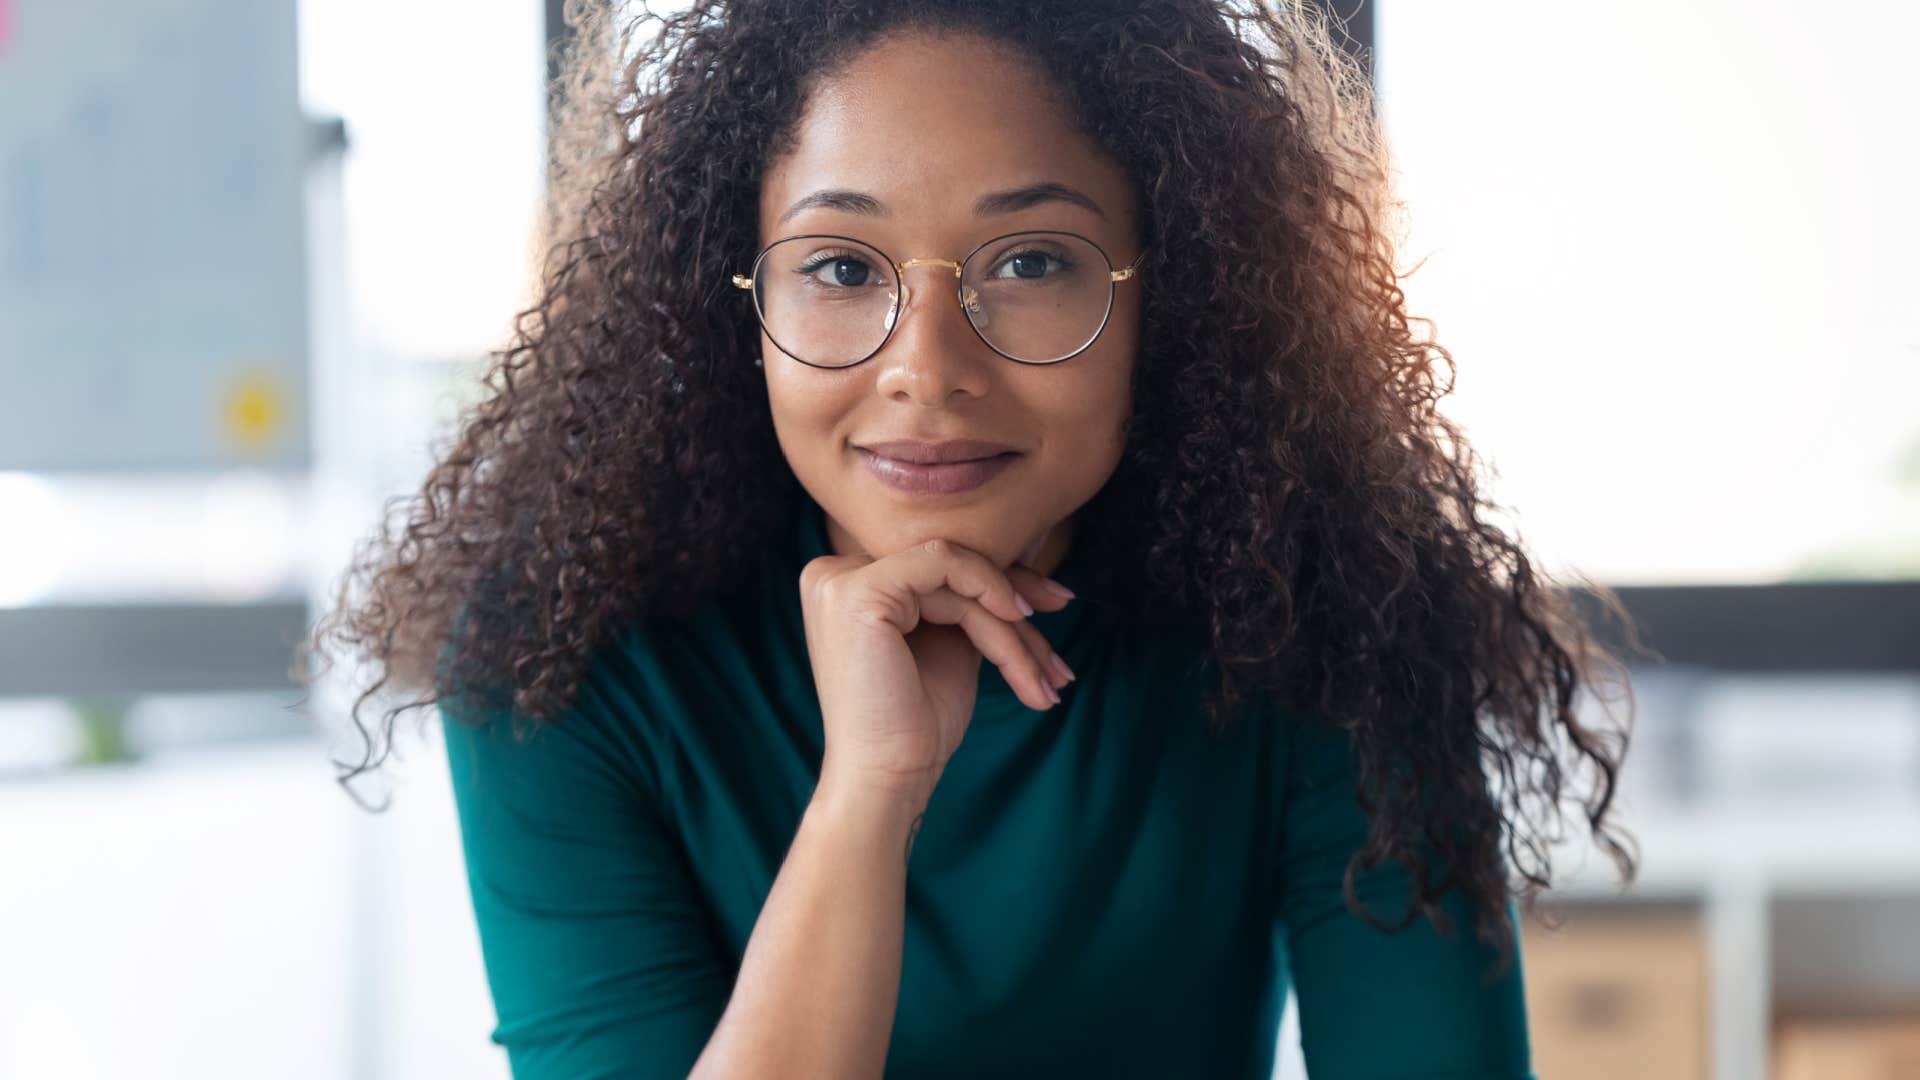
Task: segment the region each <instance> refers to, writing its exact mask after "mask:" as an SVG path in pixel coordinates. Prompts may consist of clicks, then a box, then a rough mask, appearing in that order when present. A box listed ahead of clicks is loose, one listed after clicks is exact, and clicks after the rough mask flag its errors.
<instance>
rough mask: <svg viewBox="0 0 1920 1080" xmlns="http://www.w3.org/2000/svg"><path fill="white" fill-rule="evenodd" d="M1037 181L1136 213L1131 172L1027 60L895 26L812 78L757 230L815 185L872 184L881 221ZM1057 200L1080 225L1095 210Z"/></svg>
mask: <svg viewBox="0 0 1920 1080" xmlns="http://www.w3.org/2000/svg"><path fill="white" fill-rule="evenodd" d="M1038 181H1053V182H1056V183H1062V184H1066V185H1069V186H1071V187H1074V188H1077V189H1079V190H1080V191H1083V192H1085V193H1086V194H1087V195H1089V196H1091V197H1092V198H1093V199H1094V200H1095V201H1096V202H1098V203H1099V204H1100V206H1101V207H1102V209H1103V210H1104V211H1105V214H1106V217H1107V218H1108V220H1109V222H1110V223H1111V224H1114V225H1125V224H1126V223H1128V222H1130V221H1131V216H1132V213H1133V207H1132V200H1131V190H1130V187H1129V185H1128V183H1127V177H1126V174H1125V171H1124V170H1123V169H1122V168H1121V167H1120V165H1119V164H1118V163H1117V162H1114V161H1113V160H1112V159H1111V158H1109V157H1107V156H1106V155H1105V154H1104V153H1103V152H1102V151H1101V149H1100V147H1099V145H1098V144H1097V143H1095V142H1094V141H1093V140H1092V139H1091V138H1090V137H1088V136H1087V135H1086V134H1084V133H1083V132H1081V131H1080V130H1079V128H1078V125H1077V123H1076V122H1075V118H1074V117H1073V115H1072V114H1071V112H1070V111H1069V109H1068V107H1067V106H1066V104H1065V103H1064V102H1063V101H1062V100H1061V99H1060V97H1059V94H1058V91H1057V90H1056V89H1055V87H1054V86H1053V85H1052V84H1050V83H1049V82H1048V81H1047V79H1046V77H1045V76H1044V75H1043V74H1042V73H1041V72H1040V70H1039V69H1038V68H1037V67H1036V66H1035V65H1034V64H1033V63H1032V61H1030V60H1029V59H1027V58H1026V57H1025V56H1024V55H1023V54H1021V53H1020V52H1018V51H1017V50H1015V49H1014V48H1012V47H1011V46H1007V45H1004V44H1001V43H999V42H995V41H992V40H990V39H984V38H979V37H976V36H973V35H965V34H937V35H936V34H930V33H926V32H913V33H911V34H903V35H896V36H894V37H890V38H886V39H883V40H881V41H880V42H878V43H876V44H874V45H872V46H870V47H868V48H867V49H865V50H863V51H861V52H859V53H857V54H855V55H854V56H853V57H852V58H851V59H850V60H849V61H848V62H847V63H846V64H844V65H842V66H840V67H837V68H834V69H831V70H828V71H826V72H823V73H822V74H821V75H820V76H819V77H818V79H817V81H816V82H815V83H814V84H813V86H812V87H811V88H810V90H809V93H808V97H807V102H806V106H805V108H804V109H803V110H802V113H801V116H800V118H799V120H798V122H797V124H796V127H795V130H794V138H793V142H792V145H791V149H790V151H789V152H788V153H787V154H786V155H784V156H783V157H781V158H780V159H778V160H777V161H774V162H772V163H770V166H769V169H768V171H767V173H766V177H765V180H764V182H763V183H762V185H761V189H760V221H761V229H762V239H763V240H764V239H770V238H771V236H772V235H773V234H776V233H784V232H791V231H792V230H793V228H794V227H796V226H798V225H799V224H801V223H802V222H803V221H804V220H806V219H807V218H808V217H809V216H811V215H812V214H814V213H817V212H815V211H808V212H805V213H803V214H802V216H800V217H797V218H795V219H794V220H793V221H792V222H789V223H786V224H781V223H780V222H779V221H778V220H777V219H778V218H779V216H780V215H781V214H782V213H783V212H785V211H786V210H787V208H788V207H789V206H790V205H791V204H792V203H793V202H794V201H795V200H796V199H798V198H800V197H801V196H803V195H806V194H808V193H809V192H812V191H815V190H818V189H820V188H848V189H853V190H857V191H862V192H866V193H868V194H871V195H872V196H873V197H874V198H875V199H877V200H879V202H880V203H881V204H882V206H883V208H884V210H885V211H886V213H885V214H884V215H883V216H880V217H878V218H876V219H875V222H876V223H883V222H884V223H902V222H905V221H926V220H941V219H946V220H953V219H969V218H970V217H971V214H972V207H973V204H974V200H975V199H976V198H977V197H978V196H979V195H981V194H983V193H986V192H989V191H999V190H1004V189H1006V188H1010V187H1015V186H1018V185H1021V184H1026V183H1033V182H1038ZM1052 207H1053V208H1054V209H1056V210H1057V211H1058V212H1060V213H1071V214H1074V215H1079V216H1077V217H1076V218H1075V219H1074V220H1075V221H1076V222H1079V223H1086V222H1088V221H1089V220H1090V219H1092V218H1093V215H1092V212H1091V211H1086V210H1081V209H1078V208H1068V207H1066V206H1065V205H1064V204H1057V203H1056V204H1052ZM826 213H829V214H831V213H833V212H832V211H827V212H826Z"/></svg>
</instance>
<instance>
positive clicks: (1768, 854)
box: [0, 0, 1920, 1080]
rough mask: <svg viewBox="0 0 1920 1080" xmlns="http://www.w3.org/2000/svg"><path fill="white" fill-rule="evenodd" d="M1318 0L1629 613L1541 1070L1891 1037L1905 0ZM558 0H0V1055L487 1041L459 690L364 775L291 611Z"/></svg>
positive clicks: (1914, 157)
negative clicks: (1604, 847)
mask: <svg viewBox="0 0 1920 1080" xmlns="http://www.w3.org/2000/svg"><path fill="white" fill-rule="evenodd" d="M1334 6H1335V8H1336V9H1337V12H1338V13H1339V14H1340V15H1341V16H1343V17H1344V18H1345V19H1346V20H1347V21H1346V23H1345V25H1346V28H1347V33H1348V34H1349V35H1350V37H1349V39H1348V42H1347V43H1348V44H1350V45H1351V46H1352V47H1353V48H1354V49H1356V51H1358V52H1359V53H1360V54H1361V55H1363V56H1365V57H1367V58H1368V59H1369V60H1370V62H1371V64H1372V68H1373V73H1374V78H1375V81H1376V84H1377V85H1378V87H1379V89H1380V93H1381V106H1382V110H1383V117H1384V120H1385V123H1386V128H1387V132H1388V137H1389V139H1390V140H1391V142H1392V144H1393V148H1394V151H1395V153H1396V156H1397V166H1398V168H1399V171H1400V183H1401V193H1402V195H1403V197H1404V199H1405V203H1406V213H1407V219H1406V220H1407V229H1408V233H1407V242H1406V244H1405V247H1404V251H1403V258H1402V264H1403V266H1405V267H1409V268H1410V267H1413V266H1415V265H1416V264H1418V266H1419V269H1418V270H1417V272H1415V273H1414V274H1413V275H1412V276H1411V277H1410V278H1409V279H1408V281H1407V285H1406V287H1407V292H1408V296H1409V303H1410V307H1411V309H1412V311H1413V313H1414V314H1416V315H1420V316H1424V317H1428V318H1431V319H1433V320H1434V322H1435V324H1436V333H1437V335H1438V338H1439V340H1440V342H1441V343H1442V344H1443V345H1445V346H1446V347H1447V348H1448V349H1449V350H1451V351H1452V353H1453V355H1454V356H1455V358H1456V360H1457V361H1458V362H1459V365H1460V370H1459V374H1458V379H1457V382H1456V384H1455V393H1454V395H1453V396H1452V397H1451V398H1450V399H1449V403H1448V412H1449V414H1450V415H1451V416H1453V417H1454V418H1455V419H1456V420H1459V421H1460V422H1461V423H1463V424H1464V425H1465V426H1466V429H1467V431H1468V432H1469V434H1470V436H1471V437H1472V438H1473V439H1474V440H1475V444H1476V446H1477V447H1478V449H1479V450H1480V452H1481V454H1482V456H1483V457H1484V458H1485V459H1486V460H1487V461H1488V462H1489V463H1490V464H1491V465H1492V466H1493V468H1494V469H1495V470H1496V471H1497V480H1496V482H1495V489H1494V492H1495V495H1496V497H1497V498H1498V499H1499V500H1500V502H1501V503H1502V504H1503V505H1505V506H1506V507H1508V508H1510V509H1509V522H1510V523H1511V524H1512V525H1513V527H1515V528H1517V529H1518V530H1519V532H1520V534H1521V536H1522V538H1523V539H1524V540H1525V541H1526V542H1527V543H1528V544H1529V545H1530V546H1531V547H1532V548H1533V550H1535V551H1536V552H1537V553H1538V554H1539V555H1540V556H1541V557H1542V558H1543V559H1544V560H1546V561H1547V562H1548V564H1549V565H1550V566H1551V567H1552V568H1553V569H1554V570H1555V571H1556V572H1559V571H1565V572H1569V573H1571V572H1579V573H1583V574H1585V575H1587V576H1589V577H1591V578H1592V579H1594V580H1597V581H1601V582H1605V583H1607V584H1610V585H1613V586H1615V587H1617V588H1619V589H1620V590H1621V591H1622V594H1623V596H1624V597H1625V599H1626V601H1627V603H1628V606H1629V608H1630V609H1631V610H1632V611H1633V612H1634V614H1635V616H1636V617H1637V618H1638V619H1639V620H1640V621H1641V624H1642V626H1643V627H1644V630H1645V633H1646V635H1647V637H1648V643H1649V645H1650V646H1651V647H1652V648H1653V649H1654V650H1656V651H1657V652H1658V653H1659V659H1658V660H1657V661H1652V660H1649V661H1646V662H1643V663H1639V664H1636V666H1635V669H1634V673H1633V674H1634V686H1635V691H1636V693H1637V695H1638V699H1639V705H1638V712H1637V720H1638V725H1637V735H1636V739H1635V743H1634V751H1633V753H1632V755H1631V756H1630V759H1629V767H1628V770H1627V774H1626V777H1625V780H1626V790H1625V793H1624V796H1623V804H1622V810H1623V823H1624V824H1625V825H1626V826H1627V828H1628V829H1630V830H1631V831H1632V832H1633V833H1634V834H1635V836H1636V837H1637V839H1638V841H1639V844H1640V849H1641V854H1642V858H1643V871H1642V875H1641V880H1640V881H1639V882H1638V883H1637V884H1636V885H1635V886H1634V887H1632V888H1630V889H1628V890H1626V891H1625V892H1624V893H1622V892H1621V891H1620V890H1618V889H1616V888H1615V887H1614V885H1613V882H1612V879H1611V876H1610V873H1611V868H1610V865H1609V864H1608V863H1607V862H1606V860H1605V859H1604V858H1602V857H1600V856H1599V855H1598V854H1597V853H1594V852H1588V851H1586V850H1585V849H1584V847H1583V846H1582V844H1581V843H1580V841H1579V839H1578V837H1574V838H1570V839H1569V841H1568V843H1567V845H1566V846H1565V848H1564V849H1563V858H1562V862H1561V866H1562V867H1563V868H1564V869H1565V870H1567V871H1573V873H1571V876H1570V877H1569V878H1568V880H1567V882H1566V884H1565V887H1564V888H1562V889H1560V890H1558V891H1557V892H1556V893H1555V894H1554V900H1553V902H1554V904H1555V907H1556V910H1558V911H1559V912H1561V913H1562V914H1563V915H1564V917H1565V923H1564V924H1563V926H1562V927H1561V929H1559V930H1558V931H1551V932H1549V931H1546V930H1543V929H1542V928H1541V927H1538V926H1534V925H1531V924H1530V925H1529V926H1528V928H1527V934H1528V941H1527V952H1526V954H1525V963H1526V975H1527V982H1528V992H1529V1006H1530V1012H1531V1016H1532V1021H1533V1032H1534V1035H1533V1037H1534V1042H1535V1056H1536V1065H1537V1067H1538V1069H1539V1071H1540V1075H1541V1076H1543V1077H1546V1078H1550V1080H1562V1078H1575V1080H1579V1078H1585V1077H1602V1076H1605V1077H1624V1076H1632V1077H1639V1078H1654V1080H1664V1078H1675V1080H1678V1078H1702V1080H1705V1078H1712V1080H1757V1078H1763V1077H1773V1078H1777V1080H1801V1078H1808V1077H1820V1078H1822V1080H1849V1078H1852V1077H1862V1078H1865V1077H1873V1078H1876V1080H1884V1078H1887V1077H1893V1076H1903V1077H1904V1076H1916V1075H1920V199H1916V193H1917V192H1920V137H1916V135H1915V128H1914V124H1913V115H1914V112H1915V109H1916V107H1917V106H1920V71H1917V70H1916V67H1915V65H1914V64H1913V63H1912V62H1911V58H1910V57H1909V56H1908V55H1907V54H1908V53H1909V52H1910V50H1911V44H1912V42H1914V41H1915V40H1920V6H1917V5H1913V4H1910V3H1906V2H1904V0H1875V2H1869V3H1862V4H1853V5H1844V6H1836V5H1829V4H1819V3H1815V2H1814V0H1768V2H1766V3H1757V4H1756V3H1740V4H1736V3H1733V2H1732V0H1684V2H1679V3H1654V2H1652V0H1624V2H1618V3H1608V4H1565V5H1562V4H1555V5H1545V4H1526V3H1521V2H1520V0H1508V2H1500V3H1494V2H1484V0H1472V2H1468V0H1460V2H1452V3H1434V2H1432V0H1372V2H1367V3H1363V2H1356V0H1340V2H1339V3H1336V4H1335V5H1334ZM556 7H557V4H552V3H547V2H544V0H513V2H505V3H492V4H479V5H475V4H454V3H447V2H441V0H382V2H378V3H376V2H374V0H325V2H320V0H308V2H306V3H303V4H298V5H295V4H294V3H291V2H287V0H142V2H139V3H134V4H107V3H105V2H104V0H0V1077H7V1078H13V1077H20V1078H40V1077H62V1078H74V1080H80V1078H95V1077H99V1078H105V1077H135V1076H137V1077H187V1076H192V1077H228V1076H231V1077H242V1076H245V1077H253V1076H275V1077H283V1078H289V1080H292V1078H303V1077H312V1078H322V1077H326V1078H337V1077H354V1078H369V1080H381V1078H401V1077H406V1078H412V1077H486V1076H496V1077H504V1076H505V1075H506V1064H505V1059H504V1056H503V1055H502V1054H501V1052H500V1051H499V1050H498V1048H496V1047H493V1046H491V1045H490V1044H489V1043H488V1042H487V1035H488V1033H489V1031H490V1030H491V1026H492V1023H493V1015H492V1011H491V1006H490V1002H489V997H488V994H487V989H486V984H485V979H484V975H483V972H482V968H481V964H480V956H479V947H478V941H477V938H476V936H475V931H474V927H473V922H472V916H471V911H470V909H469V907H468V900H467V896H466V891H465V889H466V885H465V880H464V877H463V870H462V863H461V857H460V853H459V845H458V835H457V832H456V830H455V825H454V819H453V808H452V803H451V796H450V794H449V792H448V791H447V788H446V783H445V777H444V762H443V760H442V759H441V757H440V753H441V751H440V745H439V741H438V729H437V721H435V720H433V719H432V718H431V717H426V718H424V719H421V720H415V721H409V722H403V724H402V726H401V729H400V738H399V743H398V746H397V748H396V757H395V758H394V759H392V760H391V761H390V762H389V765H388V768H387V770H386V772H385V776H384V779H383V781H382V782H381V784H380V786H379V787H378V788H377V789H376V790H374V791H372V792H370V795H371V796H372V797H376V798H377V797H379V796H380V795H382V794H386V795H390V796H391V798H392V805H391V809H390V810H389V811H388V812H387V813H385V814H381V815H372V814H368V813H366V812H364V811H363V810H361V809H359V808H358V807H357V806H356V805H355V803H354V802H353V801H352V800H351V799H349V798H348V797H347V795H346V794H345V793H344V792H343V791H342V790H341V789H340V788H338V787H337V786H336V785H335V784H334V782H333V776H334V771H333V769H332V767H331V766H330V765H329V763H328V758H329V756H334V757H340V758H343V759H349V760H357V759H358V757H359V755H360V752H361V749H362V747H361V743H360V741H359V737H358V736H357V735H356V734H355V733H354V732H353V731H352V730H351V729H350V728H347V727H346V726H345V721H344V710H343V696H342V694H341V693H340V687H339V685H323V686H322V687H321V688H319V690H318V691H316V692H315V693H313V694H311V695H309V694H306V693H303V692H302V691H301V690H300V689H299V688H298V687H296V686H294V685H293V684H292V682H291V681H290V680H289V677H288V670H287V669H288V664H289V663H290V660H291V657H290V652H289V650H290V647H291V645H292V643H293V642H294V640H296V639H297V638H298V637H299V636H300V635H301V633H302V631H303V629H304V627H305V626H306V625H308V623H309V622H310V620H311V619H312V618H313V617H314V616H315V614H316V613H317V611H318V607H319V605H321V604H323V603H325V601H326V600H327V599H328V597H329V596H330V594H331V590H332V588H333V587H334V585H335V583H336V581H337V576H338V574H339V572H340V570H341V568H342V567H343V565H344V563H345V560H346V558H347V556H348V555H349V553H350V552H351V549H352V547H353V545H354V543H355V542H356V541H357V540H358V539H359V538H361V537H362V536H364V535H365V534H366V533H367V532H368V530H370V529H371V528H372V527H373V525H374V524H375V522H377V521H378V520H379V518H380V515H381V514H382V513H383V506H384V501H385V500H386V499H388V498H389V497H392V496H395V495H403V494H407V493H410V492H411V491H412V490H413V489H414V486H415V484H416V483H417V482H418V480H419V479H420V477H421V476H422V474H423V472H424V470H425V468H426V466H427V464H428V462H429V460H430V452H431V447H432V446H433V445H434V441H435V440H436V439H440V438H443V437H444V436H445V435H446V434H447V426H446V425H447V424H448V422H449V421H450V419H451V418H452V417H453V416H454V415H455V413H456V411H457V410H458V408H459V407H460V406H461V405H462V404H463V403H464V402H466V401H468V400H470V399H471V397H472V396H473V395H474V393H475V392H476V390H477V383H476V381H475V376H476V375H477V374H478V373H479V371H480V370H481V369H482V367H483V365H484V362H485V359H486V354H487V351H488V350H489V349H491V348H494V347H497V346H499V345H500V344H502V343H503V342H504V340H505V335H506V332H507V328H508V324H509V321H510V319H511V318H512V316H513V314H514V313H515V312H516V311H517V310H518V309H519V307H520V306H521V305H522V304H523V303H524V302H525V300H526V299H527V290H528V288H529V281H528V267H529V265H530V262H531V259H532V258H533V256H534V254H535V252H536V249H537V241H536V238H535V236H534V232H535V228H534V226H535V222H536V220H537V216H538V199H539V197H540V192H541V186H542V179H543V173H544V149H543V147H544V138H545V133H544V124H545V111H544V109H545V103H544V83H545V80H546V78H547V77H548V73H549V66H548V65H549V60H548V48H549V45H550V44H551V43H552V42H553V41H554V40H555V39H556V38H557V36H558V35H559V32H560V30H559V27H558V23H557V12H556V11H555V8H556ZM350 677H351V673H350V672H348V673H341V674H340V675H339V676H337V677H336V683H339V682H340V681H341V680H346V679H350ZM1616 707H1618V706H1616ZM1294 1041H1295V1029H1294V1025H1293V1023H1292V1010H1291V1008H1289V1014H1288V1018H1287V1021H1286V1023H1285V1024H1284V1025H1283V1029H1282V1032H1281V1048H1280V1049H1281V1053H1280V1064H1279V1070H1280V1075H1281V1076H1285V1077H1290V1078H1297V1077H1300V1076H1304V1075H1305V1073H1304V1070H1303V1069H1302V1067H1301V1064H1300V1061H1299V1057H1298V1050H1297V1047H1296V1046H1295V1045H1294ZM1901 1070H1906V1071H1901Z"/></svg>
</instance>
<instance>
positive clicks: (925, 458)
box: [856, 439, 1018, 465]
mask: <svg viewBox="0 0 1920 1080" xmlns="http://www.w3.org/2000/svg"><path fill="white" fill-rule="evenodd" d="M856 449H860V450H866V451H868V452H870V453H874V454H878V455H880V456H881V457H885V458H891V459H893V460H894V461H904V462H907V463H909V464H913V465H946V464H952V463H953V462H957V461H984V460H986V459H987V458H993V457H998V456H1000V455H1001V454H1008V453H1017V452H1018V451H1017V450H1016V449H1015V448H1014V447H1011V446H1008V445H1006V444H1004V443H996V442H986V441H983V440H980V439H953V440H950V441H948V442H919V441H916V440H912V439H891V440H888V441H886V442H873V443H867V444H865V445H864V446H859V447H856Z"/></svg>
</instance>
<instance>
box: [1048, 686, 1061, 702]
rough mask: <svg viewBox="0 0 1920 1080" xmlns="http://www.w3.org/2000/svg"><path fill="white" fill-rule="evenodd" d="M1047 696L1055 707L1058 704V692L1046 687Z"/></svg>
mask: <svg viewBox="0 0 1920 1080" xmlns="http://www.w3.org/2000/svg"><path fill="white" fill-rule="evenodd" d="M1047 696H1048V697H1050V698H1052V699H1053V703H1054V704H1055V705H1058V704H1060V691H1058V690H1055V689H1054V688H1053V687H1051V686H1049V687H1047Z"/></svg>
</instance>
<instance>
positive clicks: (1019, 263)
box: [992, 250, 1073, 281]
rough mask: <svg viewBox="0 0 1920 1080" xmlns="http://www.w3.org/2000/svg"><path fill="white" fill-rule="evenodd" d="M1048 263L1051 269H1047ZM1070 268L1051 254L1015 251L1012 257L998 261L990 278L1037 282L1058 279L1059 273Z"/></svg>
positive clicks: (1035, 251)
mask: <svg viewBox="0 0 1920 1080" xmlns="http://www.w3.org/2000/svg"><path fill="white" fill-rule="evenodd" d="M1049 262H1051V263H1052V267H1051V269H1049V266H1048V264H1049ZM1072 267H1073V264H1072V263H1070V262H1068V261H1067V260H1066V259H1063V258H1061V257H1060V256H1058V255H1055V254H1053V253H1052V252H1047V251H1037V250H1027V251H1016V252H1014V253H1013V254H1012V255H1009V256H1007V257H1006V258H1004V259H1002V260H1000V264H999V265H998V266H997V267H996V268H995V272H994V274H993V275H992V276H993V277H996V278H1003V279H1005V278H1018V279H1024V280H1027V281H1039V280H1041V279H1042V278H1045V277H1048V276H1053V277H1058V276H1059V275H1060V274H1061V273H1063V272H1065V271H1067V270H1069V269H1072Z"/></svg>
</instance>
